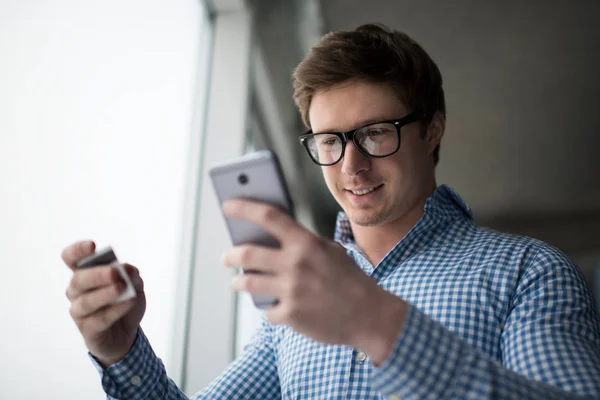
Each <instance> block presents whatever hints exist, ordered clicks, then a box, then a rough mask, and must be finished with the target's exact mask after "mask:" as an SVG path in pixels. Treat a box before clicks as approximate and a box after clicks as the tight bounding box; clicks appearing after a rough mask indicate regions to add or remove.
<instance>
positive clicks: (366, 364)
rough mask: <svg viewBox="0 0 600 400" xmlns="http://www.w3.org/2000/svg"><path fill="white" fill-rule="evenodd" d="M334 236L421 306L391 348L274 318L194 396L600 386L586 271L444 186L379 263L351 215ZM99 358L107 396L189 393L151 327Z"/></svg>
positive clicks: (563, 391) (470, 394) (598, 338)
mask: <svg viewBox="0 0 600 400" xmlns="http://www.w3.org/2000/svg"><path fill="white" fill-rule="evenodd" d="M335 239H336V240H337V241H338V242H339V243H341V244H342V245H343V246H345V248H346V249H347V250H348V253H349V254H350V255H351V256H352V257H353V258H354V259H355V260H356V262H357V264H358V265H359V266H360V267H361V268H362V269H363V270H364V272H365V273H366V274H368V275H369V276H371V277H372V278H373V279H375V280H376V281H377V282H378V283H379V285H381V286H382V287H383V288H385V289H386V290H388V291H390V292H392V293H395V294H396V295H398V296H401V297H402V298H404V299H406V300H407V301H408V302H410V303H411V304H412V307H411V309H410V311H409V314H408V318H407V320H406V322H405V325H404V328H403V331H402V332H400V333H399V336H398V339H397V342H396V345H395V347H394V350H393V352H392V353H391V354H390V356H389V357H388V359H387V360H386V361H385V362H384V363H383V364H381V365H379V366H374V365H373V364H372V363H371V362H370V360H369V359H368V358H367V357H366V355H365V354H364V353H362V352H361V351H360V350H359V349H352V348H349V347H345V346H332V345H324V344H320V343H317V342H315V341H313V340H311V339H310V338H308V337H305V336H302V335H300V334H297V333H295V332H293V331H292V330H291V329H290V328H289V327H286V326H273V325H271V324H269V323H268V322H266V321H263V326H262V328H261V329H260V330H259V331H258V332H257V333H256V334H255V336H254V338H253V340H252V342H251V344H249V345H248V346H247V347H246V349H245V352H244V353H243V355H241V356H240V357H239V358H238V359H237V360H235V361H234V362H233V363H232V364H231V365H230V366H229V367H228V368H227V369H226V370H225V371H224V372H223V373H222V374H221V375H220V376H219V377H218V378H216V380H215V381H214V382H213V383H212V384H211V385H210V386H208V387H207V388H205V389H204V390H202V391H201V392H199V393H198V394H197V395H195V396H194V397H193V399H279V398H283V399H384V398H390V399H394V398H396V399H446V398H452V399H488V398H493V399H544V400H547V399H567V398H568V399H573V398H579V396H581V398H583V397H584V396H589V397H593V398H600V322H599V319H598V315H597V312H596V310H595V308H594V304H593V300H592V296H591V293H590V291H589V290H588V288H587V287H586V285H585V283H584V280H583V277H582V275H581V273H580V271H579V270H578V269H577V268H576V267H575V266H574V265H573V263H572V262H571V261H570V260H569V259H568V258H567V257H566V256H565V255H564V254H563V253H561V252H560V251H559V250H557V249H555V248H553V247H551V246H548V245H546V244H544V243H542V242H540V241H537V240H534V239H530V238H525V237H518V236H514V235H508V234H502V233H498V232H494V231H491V230H488V229H484V228H481V227H478V226H477V225H476V224H475V223H474V222H473V220H472V217H471V213H470V211H469V208H468V206H467V205H466V204H465V203H464V202H463V201H462V199H461V198H460V197H459V196H458V195H457V194H456V193H455V192H454V191H453V190H452V189H450V188H449V187H447V186H440V187H439V188H438V189H437V190H436V191H435V193H434V194H433V195H432V196H431V197H430V198H429V199H428V200H427V202H426V205H425V214H424V216H423V217H422V218H421V220H420V221H419V222H418V223H417V225H416V226H415V227H414V228H413V229H412V230H411V231H410V232H409V233H408V234H407V236H406V237H405V238H404V239H402V240H401V241H400V242H399V243H398V244H397V245H396V246H395V247H394V248H393V249H392V250H391V251H390V252H389V253H388V254H387V256H386V257H385V258H384V259H383V261H381V263H380V264H379V265H377V266H376V267H373V266H372V265H371V264H370V263H369V262H368V261H367V259H366V258H365V256H364V255H363V254H362V252H361V251H360V249H359V248H358V247H357V246H356V244H355V243H354V239H353V236H352V231H351V229H350V224H349V221H348V219H347V217H346V216H345V215H344V214H343V213H340V215H339V217H338V222H337V229H336V235H335ZM209 328H210V327H207V329H209ZM96 366H97V368H98V370H99V372H100V374H101V376H102V385H103V388H104V390H105V392H106V393H107V394H108V396H109V398H116V399H184V398H187V397H186V396H185V395H184V394H183V393H182V392H181V391H180V390H179V389H178V388H177V387H176V386H175V384H174V383H173V382H172V381H171V380H169V378H168V377H167V375H166V372H165V369H164V367H163V365H162V363H161V361H160V360H159V359H158V358H157V357H156V356H155V355H154V353H153V351H152V349H151V347H150V344H149V343H148V340H147V339H146V337H145V336H144V334H143V332H142V331H141V330H140V331H139V335H138V339H137V341H136V343H135V345H134V347H133V349H132V350H131V352H130V354H128V355H127V357H126V358H125V359H124V360H123V361H121V362H120V363H118V364H115V365H112V366H110V367H108V368H107V369H106V370H104V369H102V367H100V366H99V365H98V364H97V363H96ZM586 398H588V397H586Z"/></svg>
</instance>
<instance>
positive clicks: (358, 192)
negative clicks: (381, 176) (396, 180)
mask: <svg viewBox="0 0 600 400" xmlns="http://www.w3.org/2000/svg"><path fill="white" fill-rule="evenodd" d="M382 186H383V183H382V184H381V185H379V186H375V187H372V188H369V189H360V190H348V189H346V190H348V191H349V192H350V193H352V194H354V195H356V196H364V195H365V194H369V193H371V192H373V191H375V190H377V189H379V188H380V187H382Z"/></svg>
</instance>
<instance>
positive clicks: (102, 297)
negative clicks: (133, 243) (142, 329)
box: [62, 241, 146, 367]
mask: <svg viewBox="0 0 600 400" xmlns="http://www.w3.org/2000/svg"><path fill="white" fill-rule="evenodd" d="M95 248H96V246H95V244H94V243H93V242H91V241H82V242H77V243H74V244H72V245H70V246H68V247H66V248H65V249H64V250H63V252H62V258H63V261H64V262H65V264H67V266H68V267H69V268H70V269H71V270H72V271H73V277H72V279H71V282H70V283H69V286H68V288H67V291H66V295H67V298H68V299H69V301H70V302H71V310H70V313H71V317H72V318H73V320H74V321H75V324H76V325H77V328H79V331H80V332H81V334H82V336H83V338H84V341H85V344H86V346H87V348H88V350H89V351H90V353H91V354H92V355H93V356H94V357H96V359H97V360H98V361H99V362H100V363H101V364H102V365H103V366H104V367H108V366H109V365H111V364H114V363H116V362H118V361H120V360H121V359H123V358H124V357H125V356H126V355H127V353H128V352H129V350H130V349H131V347H132V346H133V344H134V343H135V339H136V337H137V330H138V327H139V325H140V321H141V320H142V317H143V315H144V312H145V310H146V296H145V294H144V283H143V281H142V278H141V277H140V274H139V271H138V269H137V268H135V267H134V266H132V265H129V264H124V265H123V267H124V269H125V272H126V273H127V274H128V276H129V278H130V280H131V283H132V284H133V287H134V288H135V292H136V296H135V297H133V298H131V299H129V300H125V301H122V302H115V301H116V300H118V299H119V298H120V296H121V295H122V294H123V292H124V291H125V290H126V289H127V285H126V283H125V281H124V280H123V278H122V277H121V275H120V274H119V271H118V270H117V269H116V268H115V267H113V266H112V265H110V264H107V265H99V266H94V267H93V268H77V264H78V262H80V261H81V260H83V259H84V258H86V257H89V256H91V255H92V254H94V250H95Z"/></svg>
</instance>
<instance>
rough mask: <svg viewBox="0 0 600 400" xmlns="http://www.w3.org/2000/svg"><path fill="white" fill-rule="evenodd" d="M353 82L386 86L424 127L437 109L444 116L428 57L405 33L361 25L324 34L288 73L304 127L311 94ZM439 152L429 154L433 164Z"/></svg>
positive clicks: (434, 68) (434, 69)
mask: <svg viewBox="0 0 600 400" xmlns="http://www.w3.org/2000/svg"><path fill="white" fill-rule="evenodd" d="M354 79H356V80H366V81H370V82H379V83H387V84H389V85H391V86H392V88H394V89H395V90H396V91H397V94H398V96H399V98H400V100H401V101H402V102H403V103H404V105H405V106H406V107H407V108H409V109H411V110H413V111H415V112H417V113H419V114H421V115H422V116H423V118H422V123H423V126H424V127H426V126H428V125H429V123H430V122H431V120H432V119H433V116H434V115H435V113H436V112H437V111H441V112H442V114H443V116H444V118H445V117H446V102H445V99H444V89H443V88H442V75H441V74H440V70H439V69H438V67H437V65H436V64H435V63H434V62H433V60H432V59H431V57H429V55H428V54H427V53H426V52H425V50H423V48H422V47H421V46H419V44H418V43H417V42H415V41H414V40H412V39H411V38H410V37H409V36H408V35H406V34H405V33H403V32H399V31H390V30H389V29H388V28H387V27H385V26H384V25H375V24H367V25H362V26H360V27H358V28H357V29H356V30H354V31H348V32H345V31H338V32H331V33H328V34H326V35H325V36H323V37H322V38H321V40H320V41H319V42H318V43H317V44H316V45H315V46H314V47H313V48H312V49H311V51H310V53H309V54H308V55H307V56H306V58H304V60H302V62H301V63H300V64H299V65H298V66H297V67H296V69H295V70H294V74H293V80H294V101H295V102H296V105H297V106H298V108H299V110H300V113H301V114H302V120H303V121H304V123H305V124H306V126H308V127H310V119H309V115H308V110H309V108H310V102H311V100H312V97H313V96H314V94H315V92H317V91H319V90H325V89H328V88H330V87H332V86H334V85H337V84H340V83H343V82H346V81H349V80H354ZM439 150H440V148H439V145H438V146H437V148H436V149H435V151H434V153H433V158H434V163H435V164H436V165H437V163H438V160H439Z"/></svg>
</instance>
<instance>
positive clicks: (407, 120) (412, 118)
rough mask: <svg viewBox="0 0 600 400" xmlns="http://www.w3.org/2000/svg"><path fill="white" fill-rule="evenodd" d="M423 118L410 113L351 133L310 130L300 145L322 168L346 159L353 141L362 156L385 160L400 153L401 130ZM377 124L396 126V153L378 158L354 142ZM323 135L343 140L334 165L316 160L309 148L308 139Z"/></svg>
mask: <svg viewBox="0 0 600 400" xmlns="http://www.w3.org/2000/svg"><path fill="white" fill-rule="evenodd" d="M421 119H422V117H421V116H420V115H419V114H417V113H415V112H414V111H413V112H410V113H408V114H407V115H405V116H404V117H402V118H398V119H390V120H386V121H378V122H371V123H369V124H365V125H363V126H359V127H358V128H356V129H352V130H350V131H347V132H313V131H312V130H308V131H307V132H306V133H305V134H303V135H300V136H299V137H298V140H299V141H300V144H301V145H302V146H304V148H305V149H306V152H307V153H308V156H309V157H310V159H311V160H313V162H314V163H315V164H317V165H320V166H322V167H329V166H331V165H335V164H337V163H339V162H340V161H341V160H342V158H344V153H345V152H346V143H347V142H348V141H349V140H351V141H352V142H353V143H354V145H355V146H356V148H357V149H358V151H360V152H361V153H362V154H364V155H365V156H367V157H372V158H384V157H389V156H391V155H392V154H395V153H396V152H398V150H399V149H400V142H401V136H400V130H401V128H402V127H403V126H406V125H408V124H412V123H413V122H417V121H419V120H421ZM377 124H394V126H395V127H396V133H397V134H398V146H397V147H396V149H395V150H394V151H392V152H391V153H389V154H386V155H381V156H376V155H372V154H369V153H368V152H367V151H366V150H365V149H363V148H362V147H361V146H360V145H359V144H358V143H356V141H355V140H354V134H355V133H356V132H357V131H359V130H361V129H363V128H365V127H367V126H370V125H377ZM322 134H328V135H336V136H337V137H339V138H340V139H341V140H342V153H341V154H340V158H338V160H337V161H335V162H333V163H329V164H323V163H320V162H319V161H317V160H315V158H314V157H313V156H312V154H311V152H310V149H309V148H308V139H309V138H311V137H313V136H317V135H322Z"/></svg>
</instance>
